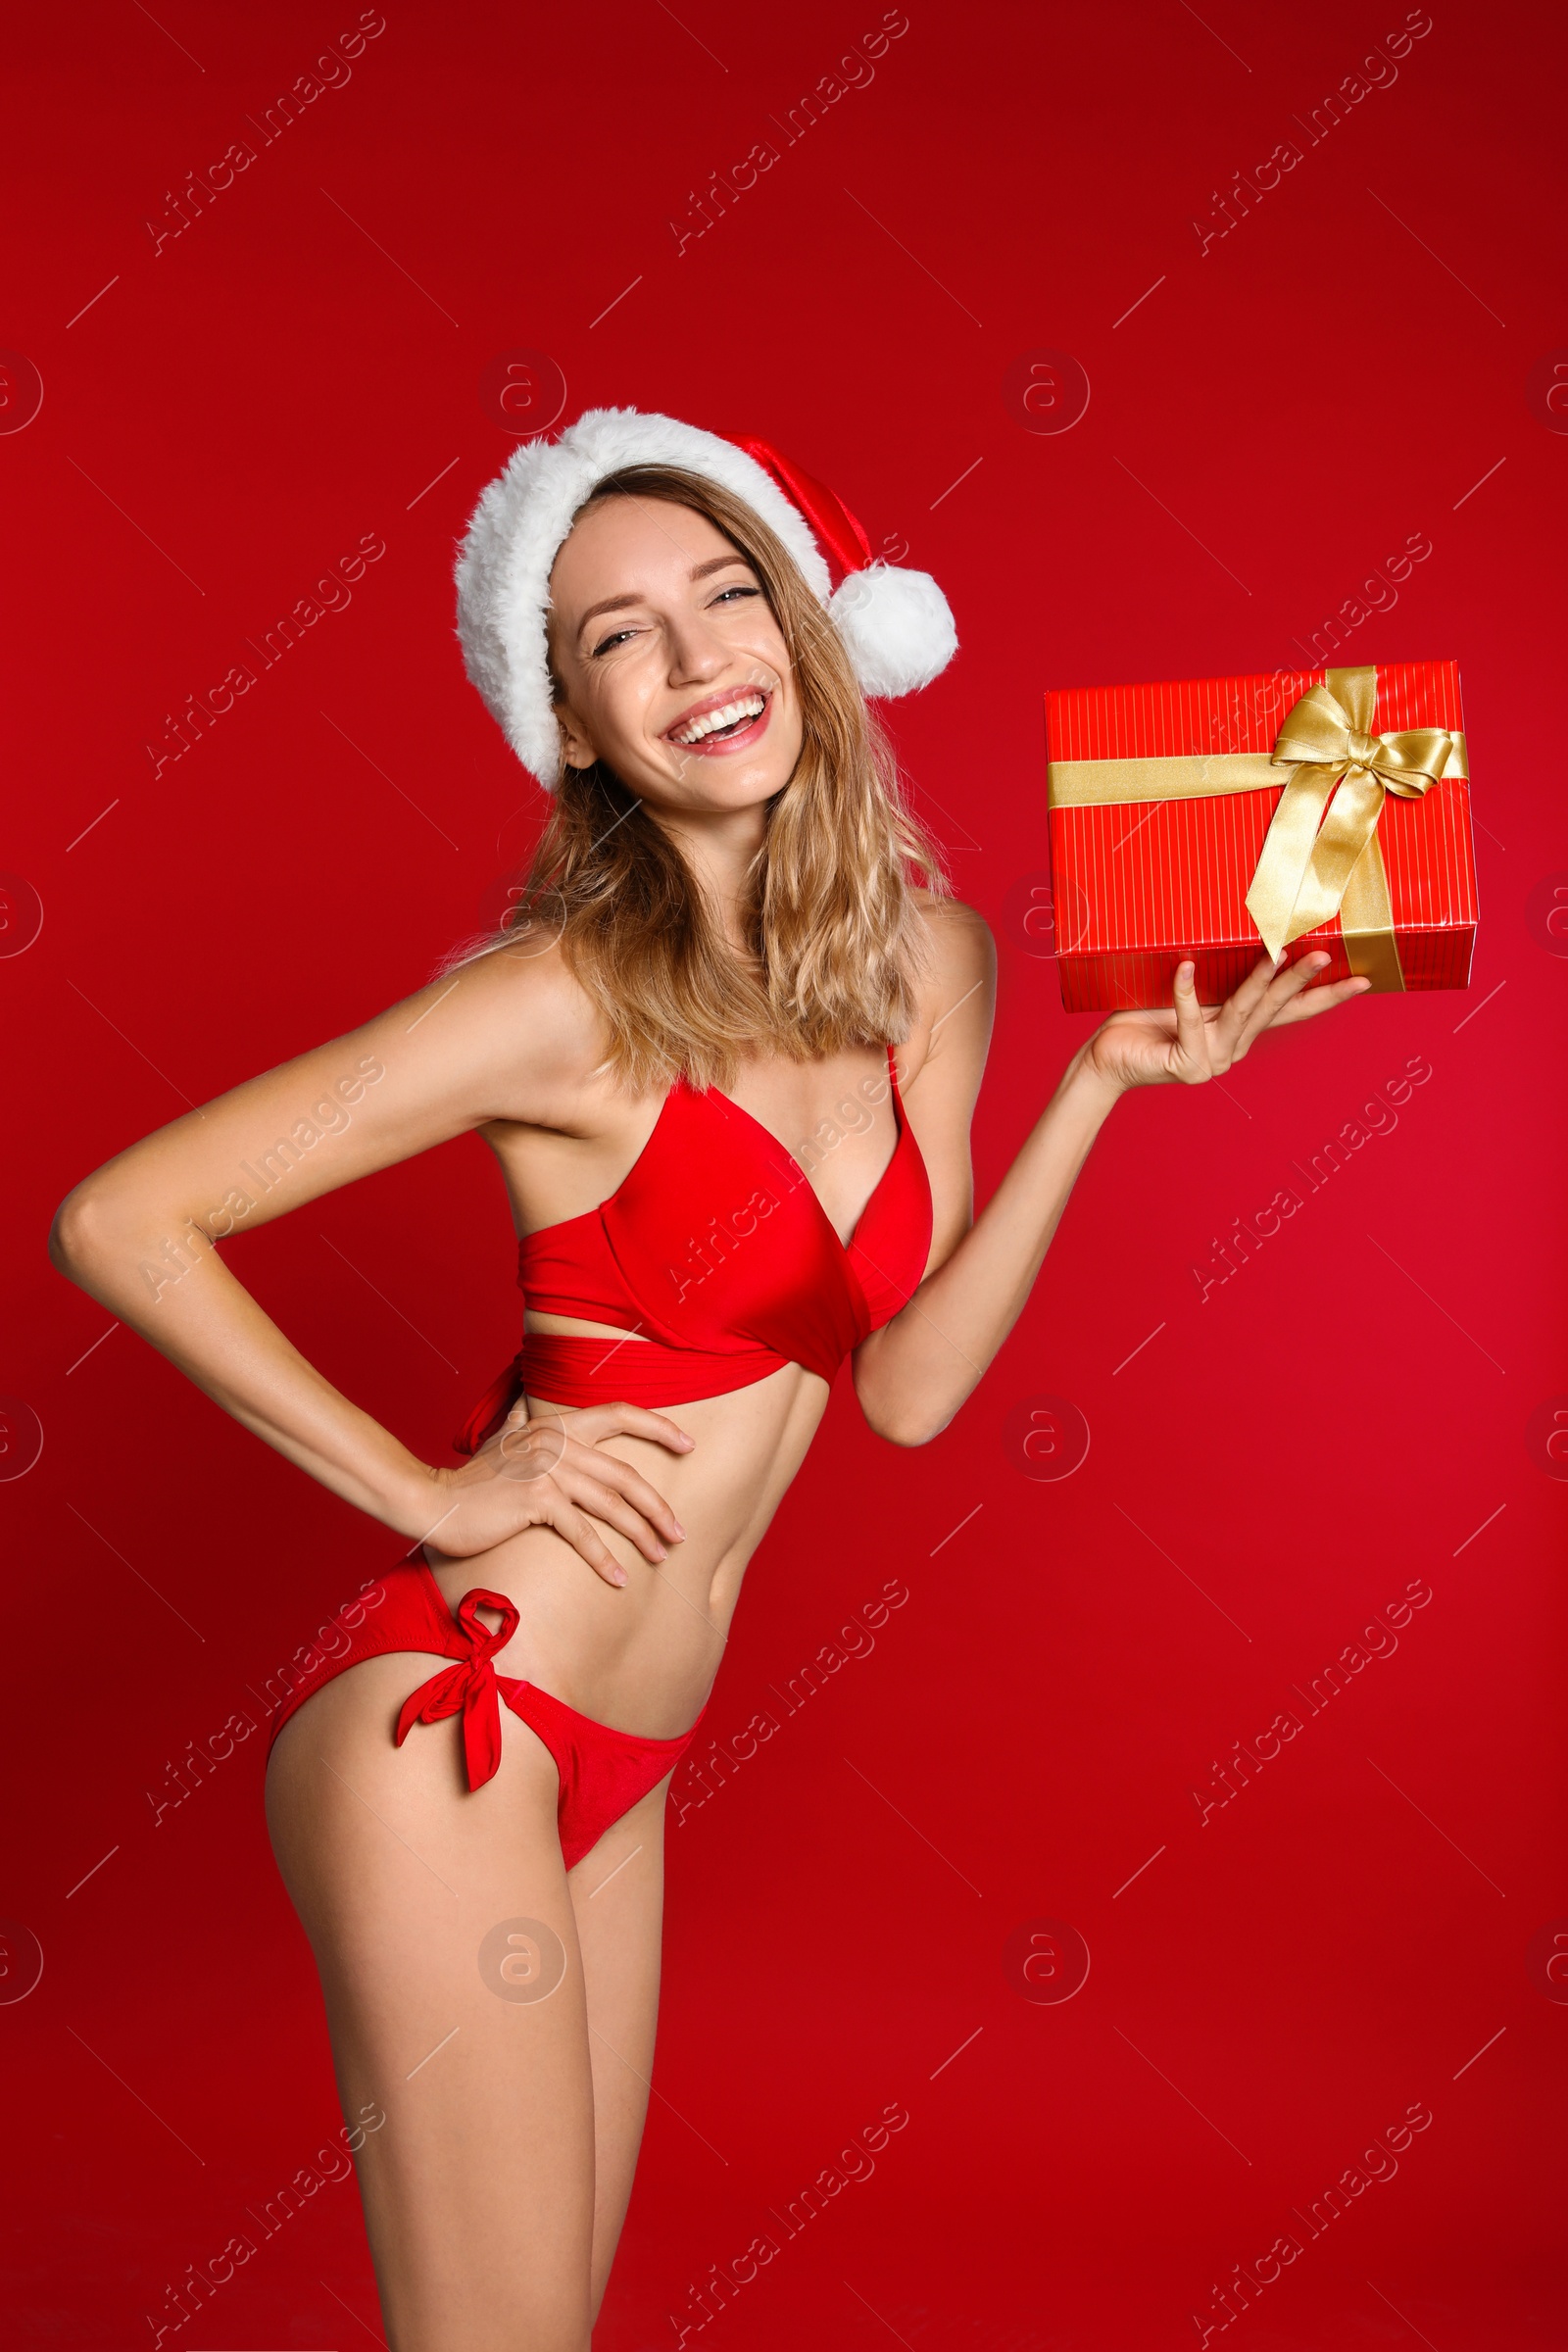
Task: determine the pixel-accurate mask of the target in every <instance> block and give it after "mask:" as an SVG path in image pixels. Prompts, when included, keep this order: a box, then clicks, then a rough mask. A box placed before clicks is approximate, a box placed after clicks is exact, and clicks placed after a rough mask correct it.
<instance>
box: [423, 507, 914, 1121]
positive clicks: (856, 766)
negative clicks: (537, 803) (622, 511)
mask: <svg viewBox="0 0 1568 2352" xmlns="http://www.w3.org/2000/svg"><path fill="white" fill-rule="evenodd" d="M607 498H657V499H664V500H666V501H669V502H672V503H673V504H675V505H678V506H684V507H690V508H692V509H693V510H694V512H696V513H697V514H699V515H706V516H707V518H708V520H709V521H710V522H711V523H712V525H713V527H714V529H715V530H717V531H719V532H721V533H722V534H723V536H724V537H725V538H726V539H727V540H729V542H730V544H731V545H732V546H734V547H736V548H738V549H739V551H740V553H741V554H742V555H743V556H744V557H745V558H746V560H747V562H748V563H749V564H751V565H752V568H753V569H754V570H755V572H756V573H757V576H758V579H759V580H760V583H761V587H762V591H763V593H764V595H765V596H766V598H767V601H768V604H769V605H770V607H771V608H772V611H773V614H774V616H775V618H776V619H777V621H778V624H779V628H780V631H781V633H782V635H783V638H784V642H785V645H786V647H787V649H788V653H789V659H790V662H791V665H792V668H793V671H794V677H795V684H796V691H797V694H798V695H799V698H800V705H801V715H802V722H803V742H802V746H801V756H800V758H799V760H797V762H796V765H795V770H794V773H793V774H792V775H791V777H790V780H789V782H788V784H786V785H785V787H784V788H783V790H782V791H781V792H779V793H777V794H775V795H774V797H773V799H772V800H771V801H770V802H769V803H768V806H767V811H766V831H765V833H764V835H763V839H762V844H761V847H760V850H759V851H758V853H757V856H756V858H755V859H754V860H753V863H752V866H751V870H750V872H749V874H748V876H747V889H746V896H745V900H744V903H743V907H742V910H741V913H742V924H743V929H744V933H745V942H746V944H745V950H744V952H743V953H742V954H740V955H737V954H736V952H735V950H734V949H733V948H732V947H731V945H730V944H729V942H728V941H727V940H726V938H725V937H724V934H723V930H722V927H721V926H720V924H719V923H718V921H717V920H716V919H715V917H714V915H713V913H712V911H711V908H710V907H709V906H708V905H707V903H706V901H705V897H704V893H703V891H702V889H701V887H700V885H699V883H698V880H697V877H696V875H695V874H694V873H693V871H692V869H691V866H690V864H689V863H688V861H687V859H686V858H685V857H684V856H683V854H682V852H681V850H680V848H679V846H678V844H677V843H676V842H675V841H674V840H673V839H672V838H671V836H670V835H669V834H668V833H667V832H665V830H664V829H663V828H662V826H661V825H660V823H659V822H658V820H657V818H656V817H654V816H652V815H651V814H650V813H649V811H648V810H647V809H646V808H645V807H644V806H643V804H642V802H641V801H640V800H639V799H638V797H637V795H636V794H635V793H633V792H631V791H630V790H629V789H628V788H627V787H626V786H625V785H624V784H622V783H621V782H620V780H619V778H618V777H617V776H615V775H614V774H613V772H612V771H611V770H610V769H609V768H608V767H607V766H606V765H605V763H604V762H603V761H602V760H601V761H596V763H595V764H594V765H593V766H592V767H589V768H570V767H566V768H564V770H563V774H562V779H561V785H560V788H559V790H558V792H557V794H556V796H555V799H554V801H553V803H552V806H551V809H550V814H549V817H548V818H547V820H546V823H545V828H544V831H543V833H542V835H541V836H540V839H539V842H538V845H537V847H536V848H535V850H534V854H533V858H532V860H531V862H530V864H529V866H528V869H527V872H526V874H525V876H524V878H523V880H522V883H521V885H520V887H519V888H518V889H517V891H516V893H515V904H514V906H513V907H511V909H510V910H509V912H508V914H507V916H506V917H505V919H504V921H503V925H502V929H501V932H500V934H499V936H497V935H495V934H490V935H487V936H486V937H484V938H482V939H479V940H475V941H469V942H466V944H465V945H464V946H463V947H462V948H460V949H458V950H457V951H456V952H455V953H454V954H453V955H452V956H448V957H447V959H446V960H445V962H444V963H443V964H442V966H441V970H442V971H443V972H447V971H451V970H453V969H454V968H456V967H457V966H458V965H460V964H463V963H466V962H469V961H471V960H472V959H473V958H474V957H475V956H482V955H486V954H491V953H494V952H495V951H496V950H497V949H499V948H503V947H505V946H506V945H507V943H508V941H509V940H511V939H512V938H514V937H515V934H516V933H517V932H519V931H522V932H525V933H527V934H528V935H529V936H530V938H532V939H535V940H538V939H544V940H551V939H559V943H560V947H561V952H562V955H563V956H564V959H565V963H566V966H567V969H568V970H569V971H570V972H571V974H572V976H573V978H574V979H575V980H576V981H577V982H578V984H579V986H580V987H582V988H583V989H584V990H585V991H586V993H587V995H588V996H589V998H590V999H591V1000H592V1002H593V1004H594V1005H595V1006H596V1007H597V1009H598V1011H599V1013H600V1015H601V1017H602V1019H603V1021H604V1025H605V1028H606V1031H607V1032H608V1035H609V1039H610V1045H609V1051H608V1053H607V1054H606V1058H605V1067H606V1068H607V1069H608V1070H609V1071H610V1072H612V1073H613V1076H614V1077H615V1078H616V1080H617V1081H618V1082H619V1083H620V1084H622V1085H624V1086H626V1087H627V1088H629V1089H630V1090H632V1091H634V1092H637V1093H641V1092H642V1091H643V1090H644V1089H646V1088H649V1087H652V1086H656V1085H659V1084H664V1085H667V1084H668V1083H669V1082H670V1080H671V1079H672V1078H673V1077H674V1076H675V1075H676V1074H677V1073H679V1074H680V1075H681V1076H682V1077H684V1078H685V1079H686V1081H687V1083H688V1084H690V1085H692V1086H695V1087H699V1088H702V1087H710V1086H717V1087H726V1088H727V1087H728V1086H729V1085H730V1084H731V1082H732V1081H733V1079H734V1076H735V1073H736V1070H737V1068H738V1067H739V1065H740V1063H741V1061H742V1060H743V1059H745V1058H746V1057H747V1056H748V1055H751V1054H757V1053H763V1054H767V1053H774V1054H784V1055H787V1056H788V1057H789V1058H790V1059H792V1060H797V1061H806V1060H812V1059H815V1058H817V1057H819V1056H821V1055H825V1054H834V1053H837V1052H839V1051H840V1050H841V1049H842V1048H844V1047H846V1046H850V1045H882V1044H893V1045H897V1044H900V1043H901V1042H902V1041H903V1039H904V1038H905V1037H907V1034H908V1030H909V1026H910V1023H911V1020H912V1018H913V1014H914V1009H915V993H916V988H917V986H918V982H919V979H920V977H921V975H922V974H923V973H924V971H925V970H926V968H927V965H928V960H929V952H928V949H927V944H926V936H925V928H924V924H923V922H922V920H921V916H920V912H919V908H918V907H917V905H916V903H915V899H914V895H913V894H914V891H915V889H916V888H923V889H924V890H926V891H928V892H930V893H931V894H932V895H934V896H936V897H945V896H946V895H947V893H948V884H947V878H946V876H945V874H944V872H943V869H942V864H941V858H940V854H939V852H938V850H937V848H936V846H935V844H934V843H933V842H932V841H931V840H930V838H929V837H928V835H927V834H926V833H925V831H924V829H923V828H922V827H921V825H920V824H919V822H918V821H917V819H916V818H915V817H914V816H913V815H912V814H911V812H910V811H909V809H907V806H906V804H905V800H904V796H903V791H902V788H901V785H900V781H899V775H898V768H897V763H896V761H895V760H894V757H893V753H892V750H891V747H890V746H889V744H888V742H887V739H886V737H885V736H884V734H883V732H882V730H881V728H880V727H879V726H878V724H877V722H876V720H875V718H874V717H873V716H872V714H871V712H870V711H868V710H867V709H866V706H865V701H864V698H863V697H862V695H861V693H860V690H859V687H858V684H857V682H856V679H855V674H854V672H853V670H852V669H851V667H850V662H849V657H848V655H847V653H846V652H845V650H844V646H843V644H842V642H841V640H840V638H839V634H838V631H837V630H836V629H835V627H834V626H833V624H832V622H831V621H830V620H829V619H828V618H827V616H826V614H825V613H823V611H822V609H821V608H820V606H819V605H818V604H817V602H816V599H815V597H814V596H813V595H812V594H811V591H810V590H809V588H808V586H807V584H806V582H805V580H804V579H803V578H802V576H801V574H800V572H799V571H798V570H797V568H796V566H795V564H794V562H793V561H792V559H791V557H790V556H789V554H788V552H787V550H786V549H785V547H784V545H783V543H782V541H781V540H780V539H779V538H778V537H777V536H776V534H775V533H774V532H773V531H772V530H771V529H770V528H769V527H768V525H767V524H766V523H765V522H763V520H762V519H761V517H760V515H757V514H756V513H755V512H754V511H753V509H752V508H751V507H749V506H748V505H747V504H746V503H745V501H744V500H742V499H740V498H737V497H735V496H734V494H733V493H732V492H730V491H728V490H725V489H722V488H721V487H720V486H719V485H718V484H717V483H715V482H710V481H706V480H705V479H703V477H702V476H701V475H699V474H695V473H688V472H686V471H685V470H684V469H683V468H681V467H678V466H627V467H624V468H623V469H622V470H620V471H619V472H617V473H613V474H611V475H608V476H607V477H606V478H605V480H603V481H601V482H599V483H598V484H596V486H595V488H594V490H593V491H592V493H591V494H590V496H589V497H588V498H587V499H585V500H584V502H583V504H582V506H581V507H579V508H578V510H577V515H574V516H573V518H572V519H573V521H576V520H577V519H578V517H579V516H580V515H584V514H586V513H587V512H588V509H589V508H590V507H592V506H595V505H597V504H598V503H599V502H600V501H601V500H603V499H607ZM555 699H556V701H557V703H558V704H560V703H561V702H562V701H563V700H564V689H563V688H562V686H561V684H560V681H559V679H558V680H557V681H556V689H555Z"/></svg>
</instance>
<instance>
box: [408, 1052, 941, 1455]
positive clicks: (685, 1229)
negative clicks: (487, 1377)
mask: <svg viewBox="0 0 1568 2352" xmlns="http://www.w3.org/2000/svg"><path fill="white" fill-rule="evenodd" d="M888 1077H889V1083H890V1085H891V1087H892V1099H893V1106H894V1116H895V1118H896V1120H897V1122H898V1130H899V1135H898V1142H897V1144H896V1146H895V1148H894V1152H893V1157H892V1159H891V1160H890V1161H889V1162H888V1165H887V1167H886V1168H885V1169H884V1171H883V1173H882V1177H881V1179H880V1181H879V1182H878V1184H877V1187H876V1190H875V1191H874V1192H873V1193H872V1195H871V1198H870V1200H869V1201H867V1202H866V1204H865V1207H864V1209H863V1210H862V1211H861V1214H860V1218H859V1221H858V1224H857V1226H856V1228H855V1231H854V1233H853V1234H852V1235H851V1237H850V1240H849V1243H848V1245H846V1244H845V1243H843V1242H841V1241H840V1240H839V1237H838V1234H837V1232H836V1231H835V1229H834V1226H833V1224H832V1221H831V1219H830V1218H829V1216H828V1214H827V1211H826V1210H825V1209H824V1208H823V1206H822V1204H821V1202H820V1201H818V1199H817V1197H816V1194H815V1193H814V1192H813V1191H812V1189H811V1186H810V1183H809V1179H808V1177H807V1174H806V1170H805V1169H804V1168H803V1167H802V1165H801V1163H800V1161H799V1160H798V1159H796V1158H795V1156H794V1155H793V1153H791V1152H786V1151H785V1149H784V1147H783V1145H782V1144H780V1143H779V1142H778V1141H777V1139H776V1138H775V1137H774V1136H773V1135H771V1134H770V1133H769V1131H768V1130H767V1128H765V1127H764V1126H762V1125H761V1124H760V1121H759V1120H757V1119H755V1118H753V1116H752V1114H751V1112H750V1111H749V1110H743V1109H742V1108H741V1105H740V1104H739V1103H733V1102H731V1100H730V1098H729V1097H728V1096H727V1095H723V1094H720V1093H719V1091H718V1089H717V1088H716V1087H710V1088H708V1089H707V1090H706V1091H705V1092H703V1093H698V1092H697V1091H696V1090H695V1089H693V1088H692V1087H689V1086H688V1085H687V1084H686V1083H685V1081H684V1080H683V1079H679V1078H677V1079H676V1081H675V1083H674V1085H673V1086H672V1087H671V1088H670V1090H669V1092H668V1094H667V1095H666V1096H665V1097H664V1101H663V1103H662V1107H661V1110H660V1113H659V1117H658V1119H657V1120H656V1121H655V1124H654V1131H653V1133H652V1135H651V1136H650V1137H649V1139H648V1141H647V1143H646V1144H645V1145H644V1147H643V1150H642V1152H640V1154H639V1155H638V1158H637V1160H636V1162H635V1163H634V1165H633V1166H632V1168H631V1170H630V1172H629V1174H628V1175H627V1176H626V1177H625V1178H624V1180H623V1181H622V1182H621V1183H620V1184H619V1185H618V1186H617V1187H616V1189H615V1191H614V1192H613V1193H612V1195H611V1197H610V1199H609V1200H608V1201H601V1203H600V1205H599V1206H598V1207H597V1208H591V1209H588V1210H587V1211H586V1212H585V1213H584V1214H583V1215H582V1216H579V1217H568V1218H567V1219H566V1220H565V1221H564V1223H563V1224H560V1225H549V1226H546V1227H545V1228H544V1229H543V1231H542V1232H539V1233H530V1234H528V1235H526V1236H525V1237H524V1239H523V1240H522V1242H521V1243H520V1244H519V1245H518V1250H517V1286H518V1288H519V1289H520V1290H521V1291H522V1292H523V1294H524V1297H525V1298H526V1299H527V1300H528V1302H529V1303H530V1304H532V1305H533V1306H535V1307H537V1308H538V1309H539V1310H540V1311H541V1312H542V1313H545V1314H553V1315H574V1316H580V1317H581V1318H582V1320H583V1321H584V1322H593V1323H608V1324H611V1325H613V1328H614V1329H616V1330H617V1331H624V1332H626V1333H627V1334H628V1335H631V1334H635V1335H636V1336H635V1337H630V1336H628V1338H627V1339H625V1340H608V1339H605V1338H603V1337H599V1338H587V1337H584V1336H583V1335H581V1334H577V1335H575V1336H567V1335H565V1334H555V1333H529V1334H527V1336H526V1337H525V1338H524V1340H523V1344H522V1347H521V1348H520V1349H519V1351H518V1353H517V1355H516V1357H515V1360H514V1362H512V1363H511V1364H509V1365H508V1366H507V1369H506V1371H505V1372H503V1373H502V1374H501V1376H500V1377H499V1379H497V1380H496V1381H494V1382H493V1383H492V1384H491V1386H490V1388H489V1389H488V1390H487V1391H486V1393H485V1395H484V1396H483V1397H481V1398H480V1400H479V1402H478V1403H477V1404H476V1405H475V1407H474V1409H473V1411H472V1412H471V1413H470V1414H469V1416H468V1419H467V1421H466V1423H465V1424H464V1427H463V1429H462V1430H461V1431H460V1432H459V1435H458V1436H457V1438H456V1439H454V1441H453V1443H454V1445H455V1446H456V1448H457V1450H458V1452H460V1453H472V1452H474V1451H475V1450H476V1449H477V1447H478V1446H482V1445H483V1444H484V1442H485V1440H486V1438H488V1437H490V1436H491V1435H492V1434H493V1433H494V1432H495V1431H496V1430H497V1429H499V1428H500V1426H501V1424H502V1422H503V1421H504V1420H505V1419H506V1416H507V1414H508V1413H509V1412H510V1411H511V1409H512V1407H513V1405H514V1404H515V1402H516V1400H517V1398H518V1397H519V1396H520V1395H522V1394H523V1392H524V1391H526V1392H527V1393H528V1394H529V1395H531V1396H534V1397H548V1398H549V1399H550V1400H551V1402H553V1403H557V1404H564V1405H586V1404H598V1403H606V1402H609V1401H611V1400H612V1399H616V1400H620V1401H622V1402H625V1403H628V1404H646V1405H662V1404H678V1403H685V1402H688V1401H690V1400H692V1399H694V1398H696V1397H722V1396H726V1395H728V1394H729V1392H730V1391H731V1390H734V1389H743V1388H747V1387H749V1386H750V1385H751V1384H752V1382H754V1381H758V1380H765V1379H766V1378H767V1376H768V1374H769V1373H770V1372H777V1371H778V1370H780V1369H781V1367H782V1366H783V1365H785V1364H803V1365H804V1366H805V1367H806V1369H807V1370H808V1371H809V1372H816V1373H819V1374H820V1375H821V1377H822V1378H823V1379H824V1380H831V1379H832V1378H833V1375H834V1373H835V1372H836V1371H837V1370H838V1367H839V1365H840V1364H841V1363H842V1362H843V1360H844V1358H845V1356H846V1355H848V1354H849V1352H850V1350H851V1349H852V1348H858V1346H859V1344H860V1342H861V1341H862V1340H863V1339H864V1338H865V1337H866V1336H867V1334H868V1333H870V1332H873V1331H877V1330H879V1329H880V1328H881V1326H882V1325H883V1324H884V1323H886V1322H888V1321H890V1320H891V1318H892V1317H893V1316H894V1315H896V1314H897V1313H898V1311H899V1309H900V1308H901V1307H902V1306H904V1305H905V1304H906V1303H907V1300H908V1299H909V1298H910V1296H911V1294H912V1293H913V1292H914V1290H915V1289H916V1288H917V1287H918V1285H919V1283H920V1280H921V1278H922V1276H923V1275H924V1273H925V1266H926V1259H927V1258H928V1257H929V1255H930V1253H931V1188H930V1185H929V1183H928V1181H927V1178H926V1170H925V1161H924V1160H923V1159H922V1157H921V1155H920V1147H919V1145H918V1144H917V1143H916V1142H915V1139H914V1135H913V1132H912V1131H911V1129H910V1127H909V1123H908V1120H907V1116H906V1114H905V1110H904V1104H903V1101H902V1099H901V1097H900V1094H899V1081H898V1073H897V1071H896V1069H895V1067H894V1062H893V1049H892V1047H891V1046H890V1047H889V1048H888Z"/></svg>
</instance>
